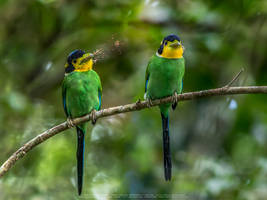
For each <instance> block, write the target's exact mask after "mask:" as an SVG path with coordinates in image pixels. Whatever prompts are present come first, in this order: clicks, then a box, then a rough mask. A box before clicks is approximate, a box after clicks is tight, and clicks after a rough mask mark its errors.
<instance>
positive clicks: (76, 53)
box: [65, 49, 85, 73]
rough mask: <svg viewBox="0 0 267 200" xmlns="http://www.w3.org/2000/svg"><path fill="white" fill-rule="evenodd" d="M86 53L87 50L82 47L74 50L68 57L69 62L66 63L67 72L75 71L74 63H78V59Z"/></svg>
mask: <svg viewBox="0 0 267 200" xmlns="http://www.w3.org/2000/svg"><path fill="white" fill-rule="evenodd" d="M84 54H85V52H84V51H83V50H80V49H77V50H74V51H72V52H71V53H70V54H69V56H68V58H67V63H66V64H65V73H70V72H73V71H74V70H75V67H74V66H73V63H76V62H77V61H76V60H77V59H78V58H81V57H82V56H83V55H84Z"/></svg>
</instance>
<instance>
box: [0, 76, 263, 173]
mask: <svg viewBox="0 0 267 200" xmlns="http://www.w3.org/2000/svg"><path fill="white" fill-rule="evenodd" d="M238 76H239V75H238ZM234 79H236V78H234ZM231 83H232V81H231ZM234 94H267V86H250V87H228V86H227V87H221V88H216V89H210V90H203V91H198V92H188V93H184V94H180V95H178V96H177V100H178V101H187V100H193V99H197V98H202V97H212V96H222V95H234ZM173 99H174V98H173V96H170V97H165V98H162V99H156V100H153V101H152V106H158V105H160V104H164V103H172V101H173ZM149 107H150V104H149V102H148V101H140V100H139V101H137V102H136V103H132V104H127V105H123V106H116V107H111V108H106V109H103V110H100V111H97V112H96V113H95V116H96V119H98V118H102V117H107V116H111V115H115V114H119V113H126V112H132V111H137V110H142V109H145V108H149ZM89 120H91V115H90V114H88V115H85V116H83V117H79V118H76V119H73V124H74V125H78V124H81V123H83V122H87V121H89ZM68 128H69V127H68V124H67V122H63V123H61V124H59V125H57V126H54V127H52V128H50V129H48V130H46V131H44V132H43V133H41V134H39V135H37V136H36V137H35V138H33V139H32V140H30V141H29V142H27V143H25V144H24V145H23V146H22V147H20V148H19V149H18V150H17V151H16V152H15V153H13V154H12V155H11V156H10V157H9V158H8V159H7V160H6V161H5V162H4V164H3V165H2V166H1V168H0V177H2V176H3V175H5V174H6V173H7V172H8V171H9V169H10V168H11V167H12V166H13V165H15V163H16V162H17V161H18V160H20V159H21V158H23V157H24V156H25V155H26V154H27V153H28V152H29V151H30V150H31V149H33V148H34V147H36V146H37V145H39V144H41V143H43V142H44V141H45V140H47V139H49V138H50V137H52V136H54V135H56V134H58V133H60V132H62V131H64V130H66V129H68Z"/></svg>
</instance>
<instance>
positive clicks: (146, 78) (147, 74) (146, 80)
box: [145, 59, 151, 93]
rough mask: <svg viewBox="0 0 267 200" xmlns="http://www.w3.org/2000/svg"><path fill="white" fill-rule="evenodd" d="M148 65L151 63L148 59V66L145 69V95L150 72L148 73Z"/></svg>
mask: <svg viewBox="0 0 267 200" xmlns="http://www.w3.org/2000/svg"><path fill="white" fill-rule="evenodd" d="M150 63H151V59H150V61H149V63H148V65H147V68H146V77H145V93H146V92H147V86H148V80H149V75H150V72H149V66H150Z"/></svg>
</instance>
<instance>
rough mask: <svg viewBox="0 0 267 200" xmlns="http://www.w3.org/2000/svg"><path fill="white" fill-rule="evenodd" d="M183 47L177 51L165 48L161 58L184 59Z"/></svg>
mask: <svg viewBox="0 0 267 200" xmlns="http://www.w3.org/2000/svg"><path fill="white" fill-rule="evenodd" d="M183 53H184V50H183V47H182V46H180V47H179V48H177V49H175V48H172V47H164V48H163V51H162V54H161V56H162V57H164V58H182V57H183Z"/></svg>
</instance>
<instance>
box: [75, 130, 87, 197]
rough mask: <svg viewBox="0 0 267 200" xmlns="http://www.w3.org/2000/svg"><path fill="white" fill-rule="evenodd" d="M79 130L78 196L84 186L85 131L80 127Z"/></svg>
mask: <svg viewBox="0 0 267 200" xmlns="http://www.w3.org/2000/svg"><path fill="white" fill-rule="evenodd" d="M76 130H77V154H76V156H77V175H78V194H79V195H81V193H82V186H83V165H84V135H85V131H84V130H83V129H81V128H79V127H78V126H77V127H76Z"/></svg>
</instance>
